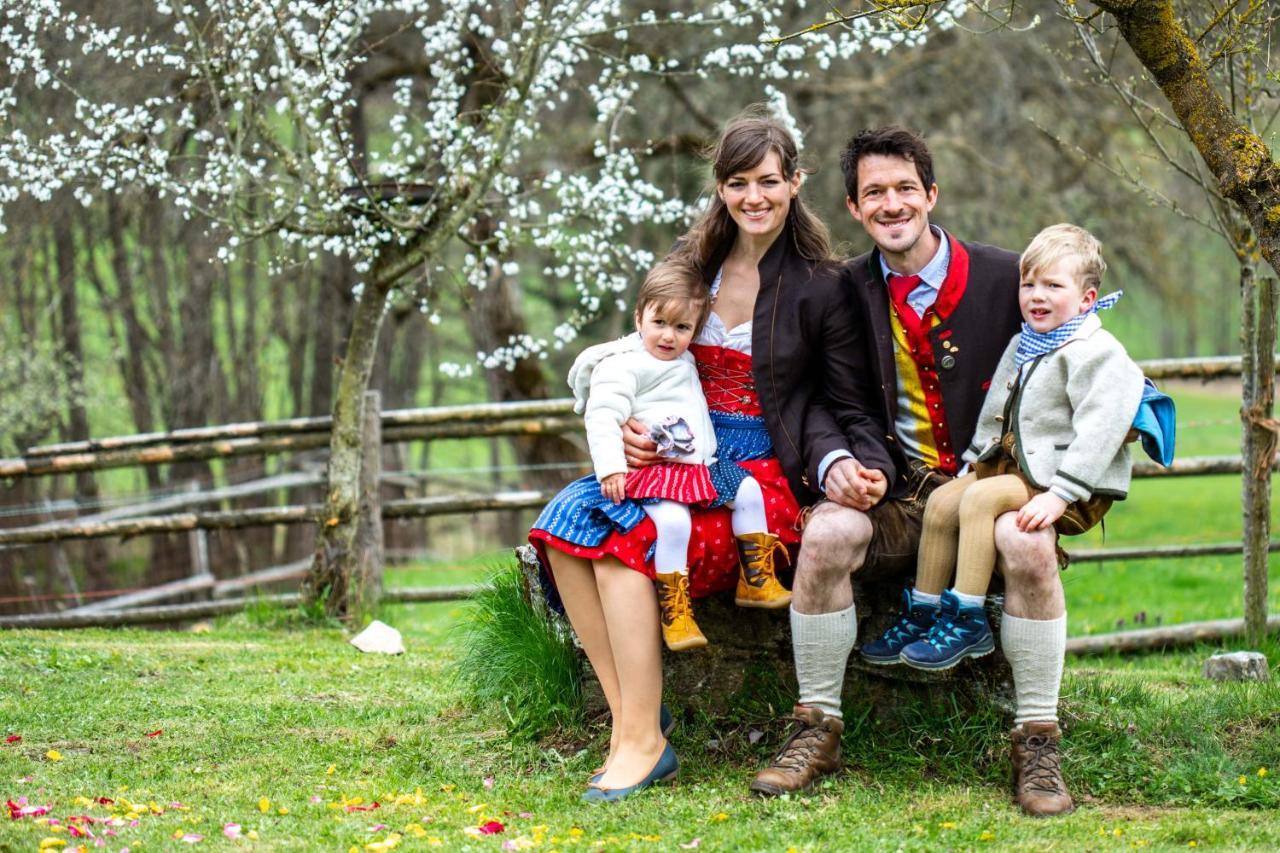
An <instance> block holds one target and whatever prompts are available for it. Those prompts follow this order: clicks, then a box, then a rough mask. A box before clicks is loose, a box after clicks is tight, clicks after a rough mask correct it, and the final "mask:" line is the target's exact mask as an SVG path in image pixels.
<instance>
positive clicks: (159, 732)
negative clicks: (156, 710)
mask: <svg viewBox="0 0 1280 853" xmlns="http://www.w3.org/2000/svg"><path fill="white" fill-rule="evenodd" d="M162 734H164V729H156V730H155V731H154V732H147V733H146V737H160V735H162Z"/></svg>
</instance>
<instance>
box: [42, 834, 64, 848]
mask: <svg viewBox="0 0 1280 853" xmlns="http://www.w3.org/2000/svg"><path fill="white" fill-rule="evenodd" d="M66 846H67V842H66V841H63V840H62V839H61V838H54V837H52V836H50V837H49V838H41V839H40V849H41V850H51V849H54V848H57V847H66Z"/></svg>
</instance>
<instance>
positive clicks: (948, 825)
mask: <svg viewBox="0 0 1280 853" xmlns="http://www.w3.org/2000/svg"><path fill="white" fill-rule="evenodd" d="M938 826H940V827H942V828H943V829H955V828H956V822H955V821H954V820H944V821H943V822H942V823H940V824H938Z"/></svg>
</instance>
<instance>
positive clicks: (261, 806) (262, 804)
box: [258, 797, 271, 814]
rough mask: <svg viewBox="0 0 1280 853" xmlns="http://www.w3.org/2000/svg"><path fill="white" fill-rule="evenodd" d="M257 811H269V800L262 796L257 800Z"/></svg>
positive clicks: (264, 812)
mask: <svg viewBox="0 0 1280 853" xmlns="http://www.w3.org/2000/svg"><path fill="white" fill-rule="evenodd" d="M258 811H260V812H262V813H263V814H266V813H267V812H269V811H271V801H270V800H268V799H267V798H266V797H263V798H262V799H260V800H258Z"/></svg>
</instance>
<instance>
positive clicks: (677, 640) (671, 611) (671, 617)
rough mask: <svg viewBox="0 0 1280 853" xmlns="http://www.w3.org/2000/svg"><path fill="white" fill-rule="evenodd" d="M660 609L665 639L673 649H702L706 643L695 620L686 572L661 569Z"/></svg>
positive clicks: (663, 639) (678, 650)
mask: <svg viewBox="0 0 1280 853" xmlns="http://www.w3.org/2000/svg"><path fill="white" fill-rule="evenodd" d="M654 578H655V579H656V580H657V582H658V609H659V617H660V618H661V620H662V641H663V642H664V643H666V644H667V648H669V649H671V651H673V652H682V651H684V650H685V649H700V648H702V647H703V646H705V645H706V644H707V638H706V637H705V636H703V633H702V629H701V628H699V627H698V623H697V622H695V621H693V604H692V603H691V601H690V599H689V576H688V575H687V574H685V573H683V572H667V573H665V574H664V573H662V572H658V573H656V574H655V575H654Z"/></svg>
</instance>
